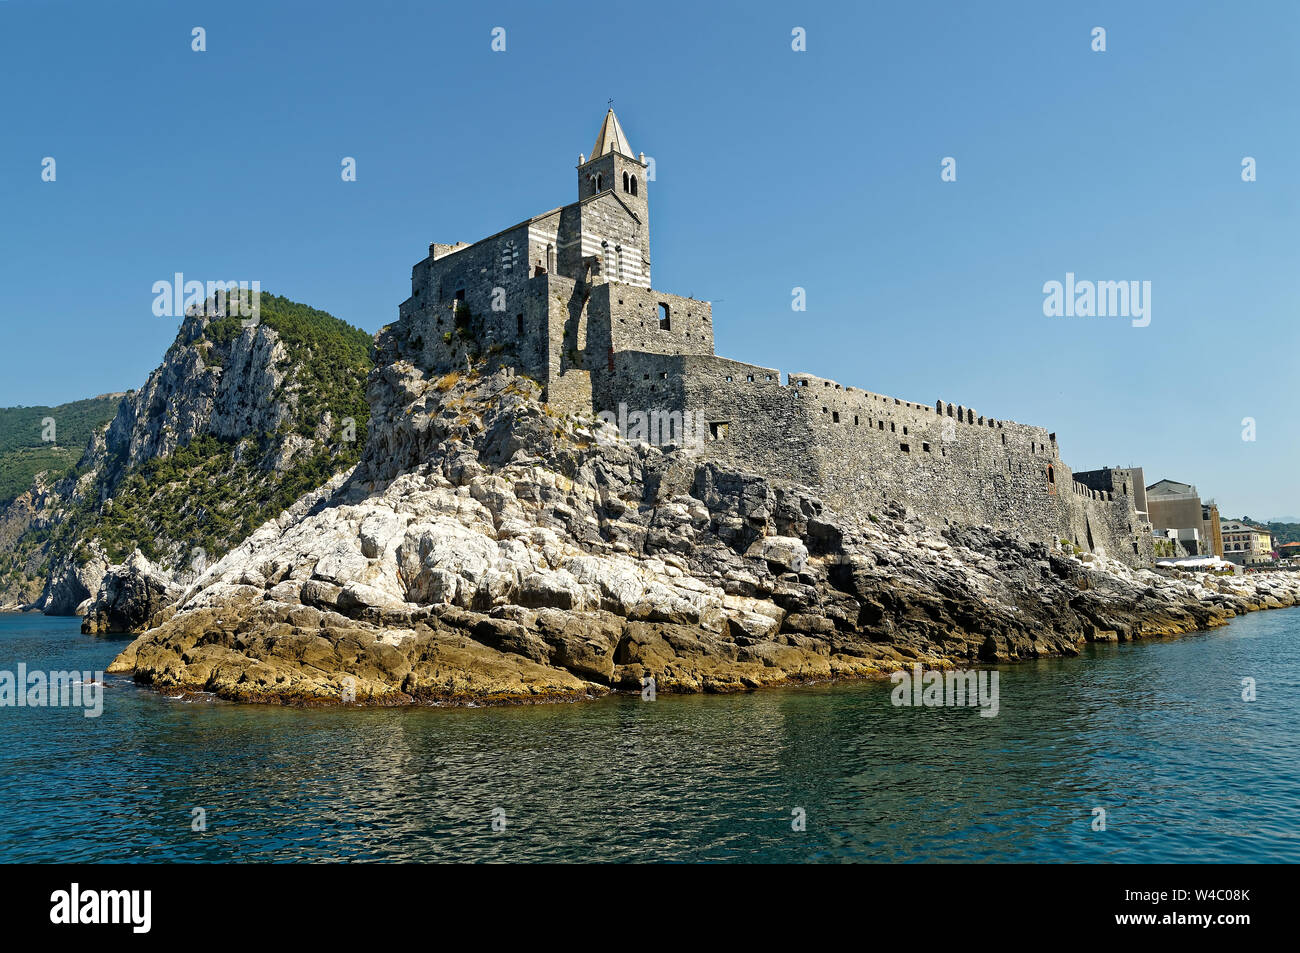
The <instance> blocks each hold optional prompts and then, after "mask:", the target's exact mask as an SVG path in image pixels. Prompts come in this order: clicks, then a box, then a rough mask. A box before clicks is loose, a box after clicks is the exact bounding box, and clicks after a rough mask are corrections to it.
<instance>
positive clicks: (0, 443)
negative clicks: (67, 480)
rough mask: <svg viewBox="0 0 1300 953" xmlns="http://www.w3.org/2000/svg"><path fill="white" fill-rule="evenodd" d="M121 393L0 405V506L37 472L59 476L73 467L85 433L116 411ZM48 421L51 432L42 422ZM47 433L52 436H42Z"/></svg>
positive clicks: (23, 486)
mask: <svg viewBox="0 0 1300 953" xmlns="http://www.w3.org/2000/svg"><path fill="white" fill-rule="evenodd" d="M123 396H124V395H123V394H104V395H102V396H100V397H91V398H88V399H86V400H74V401H72V402H71V403H67V404H59V405H58V406H57V407H43V406H37V407H0V506H2V505H6V504H8V503H11V502H12V501H13V499H14V497H16V496H18V494H20V493H22V492H23V491H25V490H27V489H28V488H30V487H31V485H32V481H33V480H35V479H36V475H37V474H38V473H42V472H43V473H45V475H46V477H47V478H48V479H50V480H51V481H53V480H58V479H61V478H63V477H65V476H67V475H68V473H70V472H71V471H72V468H73V467H74V466H76V464H77V460H78V458H80V456H81V452H82V450H83V449H85V446H86V442H87V441H88V440H89V439H90V435H91V434H92V433H94V432H95V431H96V430H99V429H100V428H102V427H103V426H104V425H105V424H106V423H108V422H109V421H110V420H112V419H113V415H114V414H115V413H117V405H118V403H120V402H121V399H122V397H123ZM47 420H52V421H53V422H54V427H53V432H52V434H51V432H50V430H49V428H47V426H46V421H47ZM47 435H50V436H53V438H54V439H53V440H46V439H45V437H46V436H47Z"/></svg>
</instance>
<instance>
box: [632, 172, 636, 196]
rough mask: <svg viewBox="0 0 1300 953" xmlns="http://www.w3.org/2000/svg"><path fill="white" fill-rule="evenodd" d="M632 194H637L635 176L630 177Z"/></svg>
mask: <svg viewBox="0 0 1300 953" xmlns="http://www.w3.org/2000/svg"><path fill="white" fill-rule="evenodd" d="M632 194H633V195H636V194H637V192H636V176H635V175H634V176H632Z"/></svg>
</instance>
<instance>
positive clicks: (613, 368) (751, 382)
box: [392, 111, 1151, 564]
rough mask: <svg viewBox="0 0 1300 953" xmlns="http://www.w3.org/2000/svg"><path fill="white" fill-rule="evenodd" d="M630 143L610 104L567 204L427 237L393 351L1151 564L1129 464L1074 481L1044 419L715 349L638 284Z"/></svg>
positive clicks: (743, 455)
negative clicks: (681, 419)
mask: <svg viewBox="0 0 1300 953" xmlns="http://www.w3.org/2000/svg"><path fill="white" fill-rule="evenodd" d="M631 156H632V153H631V151H630V146H628V144H627V137H626V135H625V134H624V133H623V131H622V127H621V126H620V125H619V123H618V120H617V118H615V117H614V115H613V112H612V111H610V112H609V113H608V114H607V115H606V117H605V122H604V124H603V125H602V128H601V132H600V134H599V135H598V137H597V144H596V150H595V151H594V152H593V154H592V156H591V158H590V159H588V158H587V157H586V156H583V157H581V159H580V162H579V166H578V198H577V200H576V201H575V202H573V203H571V204H569V205H565V206H562V207H560V208H556V209H552V210H551V211H549V212H544V213H542V214H541V215H538V216H535V217H533V218H530V219H528V220H526V221H524V222H520V223H518V224H516V225H513V226H511V227H510V228H507V229H504V230H502V231H499V232H496V233H495V234H493V235H490V236H488V237H487V238H484V239H481V240H480V241H477V242H473V243H465V242H457V243H454V244H439V243H433V244H431V245H430V246H429V255H428V256H427V257H426V258H425V259H423V260H422V261H420V262H418V263H417V264H416V265H415V267H414V268H413V269H412V272H411V296H410V297H409V298H408V299H407V300H406V301H404V302H403V303H402V305H401V307H400V308H399V316H400V321H399V326H400V330H399V332H398V333H396V334H395V335H394V336H393V337H392V340H394V341H396V342H397V346H398V347H400V348H401V349H402V353H403V354H404V355H410V356H411V359H412V360H416V361H418V362H419V363H420V364H421V365H422V366H423V367H425V368H427V369H429V370H430V371H445V370H449V369H453V368H456V367H464V366H465V364H466V362H467V361H468V360H470V359H471V358H473V357H474V356H476V355H478V356H481V355H490V356H492V358H493V360H495V361H498V362H503V363H509V364H512V365H513V366H515V367H516V368H517V369H519V370H520V371H521V372H523V373H526V374H528V375H530V376H532V377H534V378H535V379H536V380H537V381H538V382H539V383H541V384H542V386H543V393H544V396H545V399H546V400H547V401H548V402H549V403H551V404H552V405H553V406H554V407H555V408H556V409H558V410H561V411H569V412H578V413H583V414H590V413H601V412H609V413H617V411H618V408H619V407H620V405H626V406H627V407H628V408H629V409H631V410H639V411H643V412H647V413H651V414H652V413H655V412H658V413H660V414H665V413H666V414H672V413H674V412H680V413H682V414H685V413H687V412H690V413H691V414H692V416H693V419H696V420H702V421H704V423H705V424H706V425H707V426H706V427H705V429H704V432H706V433H707V434H708V439H707V440H706V441H705V442H704V444H703V446H700V447H697V448H695V449H694V450H693V451H692V452H696V453H699V454H700V455H702V456H703V457H704V458H706V459H711V460H716V461H719V462H723V463H727V464H729V465H733V466H736V467H738V468H742V469H745V470H749V471H752V472H758V473H760V474H763V475H764V476H766V477H768V478H769V479H772V480H776V481H788V482H793V483H801V484H805V485H807V486H810V487H813V488H815V489H816V490H817V491H818V492H819V493H820V494H821V495H822V496H823V497H824V498H825V499H827V500H828V501H829V502H830V503H831V504H832V505H833V506H834V507H835V508H837V509H839V510H840V511H841V512H844V513H846V514H850V515H856V516H857V517H860V518H862V519H866V518H867V517H869V516H871V515H872V514H873V513H875V512H877V511H882V510H883V509H884V508H887V507H901V508H904V509H906V510H908V511H910V512H911V513H913V514H915V515H917V516H919V517H920V518H921V519H923V520H925V521H927V522H929V523H931V524H933V525H936V526H944V525H949V524H951V525H972V524H976V525H977V524H984V523H987V524H991V525H994V526H1001V527H1004V528H1007V529H1014V530H1016V531H1018V532H1020V533H1022V534H1024V535H1026V536H1028V537H1030V538H1034V539H1037V540H1039V541H1041V542H1043V543H1044V544H1047V545H1053V546H1055V545H1059V544H1060V542H1061V541H1062V540H1066V541H1067V542H1069V543H1071V544H1072V545H1074V546H1078V547H1080V548H1083V547H1086V548H1088V549H1096V550H1103V549H1104V550H1107V551H1109V552H1111V553H1112V554H1113V555H1117V556H1119V557H1120V558H1125V559H1128V560H1129V561H1130V562H1133V563H1134V564H1142V563H1144V562H1149V561H1150V550H1151V543H1150V539H1149V535H1148V536H1146V537H1145V542H1144V536H1143V532H1142V530H1143V528H1144V520H1143V519H1142V518H1141V517H1144V516H1145V514H1144V513H1140V512H1139V511H1140V510H1145V501H1143V505H1142V506H1140V507H1136V508H1135V496H1134V495H1131V494H1129V493H1128V492H1117V490H1116V487H1115V483H1116V481H1118V486H1119V487H1120V489H1121V490H1125V491H1126V490H1127V488H1128V487H1131V486H1135V485H1137V484H1140V482H1141V478H1140V474H1141V471H1140V470H1135V471H1132V472H1129V471H1122V472H1121V471H1115V472H1114V473H1111V472H1109V471H1107V472H1106V473H1105V474H1104V475H1103V476H1098V475H1095V474H1094V473H1089V474H1081V475H1080V477H1079V478H1074V477H1073V476H1072V475H1071V473H1070V470H1069V468H1068V467H1067V466H1066V465H1065V463H1064V462H1063V461H1062V460H1061V457H1060V452H1059V448H1058V446H1057V441H1056V434H1055V433H1051V432H1049V431H1047V430H1046V429H1044V428H1042V427H1037V426H1033V425H1030V424H1023V423H1017V422H1016V421H1013V420H1007V419H1001V418H994V417H990V416H987V415H985V414H982V413H978V412H977V411H976V410H975V409H974V408H972V407H968V406H966V405H964V404H953V403H951V402H948V401H945V400H936V401H935V402H934V403H919V402H915V401H908V400H903V399H901V398H897V397H891V396H888V395H886V394H880V393H876V392H873V391H869V390H866V389H863V388H859V387H854V386H848V385H844V384H841V383H839V382H837V381H834V380H830V379H828V378H824V377H818V376H817V375H814V374H809V373H790V374H785V375H783V374H782V372H781V371H780V370H779V369H777V368H771V367H763V366H760V365H755V364H747V363H744V362H741V361H734V360H731V359H728V358H725V357H719V356H717V355H716V354H715V353H714V328H713V309H712V306H711V304H710V303H709V302H708V301H700V300H697V299H695V298H689V297H682V296H680V295H673V294H668V293H667V292H663V291H660V290H657V289H655V288H654V287H653V286H652V285H651V282H650V243H649V199H648V194H647V191H648V182H647V178H646V176H645V172H646V170H647V165H646V163H645V162H644V160H643V159H633V158H632V157H631ZM1134 474H1136V476H1137V479H1136V483H1135V482H1134V479H1133V477H1134Z"/></svg>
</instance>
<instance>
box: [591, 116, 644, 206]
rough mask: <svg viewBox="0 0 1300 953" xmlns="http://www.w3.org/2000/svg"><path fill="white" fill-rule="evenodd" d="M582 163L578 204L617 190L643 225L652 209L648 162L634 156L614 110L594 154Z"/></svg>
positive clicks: (602, 130)
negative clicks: (648, 193)
mask: <svg viewBox="0 0 1300 953" xmlns="http://www.w3.org/2000/svg"><path fill="white" fill-rule="evenodd" d="M579 160H580V161H579V163H578V201H580V202H581V201H582V200H583V199H589V198H591V197H592V196H593V195H599V194H600V193H601V192H607V191H610V190H613V191H614V192H615V193H616V194H617V195H618V197H619V199H621V200H622V201H623V202H624V203H625V204H626V205H627V206H628V207H629V208H631V209H632V210H633V211H634V212H636V214H637V216H638V217H640V218H641V220H642V221H643V222H645V221H646V218H647V216H646V215H645V214H644V213H645V212H646V210H647V209H648V207H649V206H648V203H647V201H646V181H645V178H646V177H645V173H646V162H645V155H644V153H643V154H642V155H641V158H640V159H637V158H634V157H633V155H632V147H631V146H630V145H628V143H627V136H626V135H624V134H623V127H622V125H620V124H619V121H618V117H617V116H615V115H614V110H613V109H612V108H611V109H610V110H609V112H607V113H605V120H604V122H602V123H601V124H600V132H598V133H596V144H595V145H594V146H592V148H591V155H589V156H580V157H579Z"/></svg>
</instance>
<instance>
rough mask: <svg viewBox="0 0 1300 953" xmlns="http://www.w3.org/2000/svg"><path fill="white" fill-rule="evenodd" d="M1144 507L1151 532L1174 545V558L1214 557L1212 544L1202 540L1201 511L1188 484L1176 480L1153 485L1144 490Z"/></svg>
mask: <svg viewBox="0 0 1300 953" xmlns="http://www.w3.org/2000/svg"><path fill="white" fill-rule="evenodd" d="M1146 503H1147V518H1148V519H1149V520H1150V521H1151V528H1152V529H1153V530H1155V531H1156V535H1157V536H1168V537H1169V538H1170V539H1173V540H1175V541H1176V545H1177V549H1178V552H1177V555H1180V556H1213V555H1217V554H1216V553H1215V552H1214V544H1213V542H1212V540H1207V539H1206V528H1205V516H1206V514H1205V509H1204V506H1203V504H1202V503H1201V495H1200V493H1198V492H1197V490H1196V487H1194V486H1193V485H1192V484H1190V483H1179V482H1178V481H1177V480H1161V481H1160V482H1158V483H1153V484H1151V485H1150V486H1149V487H1147V488H1146ZM1215 512H1216V514H1217V509H1216V511H1215Z"/></svg>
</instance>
